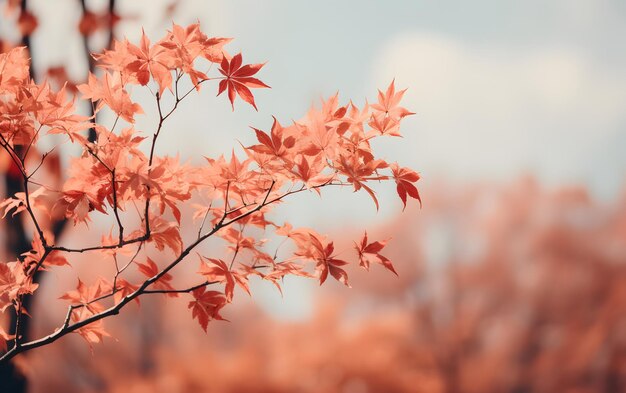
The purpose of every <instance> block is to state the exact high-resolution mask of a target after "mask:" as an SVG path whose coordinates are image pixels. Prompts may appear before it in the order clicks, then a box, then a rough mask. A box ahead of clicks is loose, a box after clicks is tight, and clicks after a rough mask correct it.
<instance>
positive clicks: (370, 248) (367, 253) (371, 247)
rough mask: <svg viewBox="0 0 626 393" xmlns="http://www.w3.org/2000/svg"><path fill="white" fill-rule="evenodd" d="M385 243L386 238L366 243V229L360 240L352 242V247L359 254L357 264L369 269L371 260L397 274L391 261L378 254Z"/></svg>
mask: <svg viewBox="0 0 626 393" xmlns="http://www.w3.org/2000/svg"><path fill="white" fill-rule="evenodd" d="M386 245H387V240H383V241H375V242H372V243H368V240H367V231H365V234H364V235H363V239H361V242H360V243H357V242H354V248H355V249H356V251H357V253H358V254H359V265H360V266H361V267H363V268H364V269H365V270H369V268H370V263H371V262H378V263H380V264H381V265H383V266H384V267H385V268H386V269H388V270H390V271H391V272H393V273H394V274H395V275H396V276H397V275H398V273H397V272H396V270H395V269H394V268H393V265H392V263H391V261H390V260H389V259H387V258H386V257H385V256H383V255H380V251H381V250H382V249H383V248H384V247H385V246H386Z"/></svg>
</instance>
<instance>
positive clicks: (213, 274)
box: [198, 256, 235, 302]
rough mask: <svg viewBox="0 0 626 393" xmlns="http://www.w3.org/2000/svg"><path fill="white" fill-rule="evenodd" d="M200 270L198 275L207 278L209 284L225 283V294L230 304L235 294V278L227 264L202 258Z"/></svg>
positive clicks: (219, 260)
mask: <svg viewBox="0 0 626 393" xmlns="http://www.w3.org/2000/svg"><path fill="white" fill-rule="evenodd" d="M200 261H201V263H200V270H199V271H198V274H201V275H203V276H205V277H206V279H207V281H209V282H213V281H215V282H221V283H224V284H225V285H224V294H225V295H226V299H227V300H228V301H229V302H230V301H231V300H232V299H233V293H234V291H235V277H234V275H233V273H232V272H231V271H230V269H229V267H228V265H227V264H226V262H224V261H222V260H221V259H214V258H204V257H202V256H200Z"/></svg>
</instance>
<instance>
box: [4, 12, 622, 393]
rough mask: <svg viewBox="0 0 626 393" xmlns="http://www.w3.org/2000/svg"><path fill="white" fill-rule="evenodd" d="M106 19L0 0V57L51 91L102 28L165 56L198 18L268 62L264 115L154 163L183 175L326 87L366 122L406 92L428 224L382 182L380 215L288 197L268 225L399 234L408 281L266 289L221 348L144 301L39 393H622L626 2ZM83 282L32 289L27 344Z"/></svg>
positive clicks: (378, 278)
mask: <svg viewBox="0 0 626 393" xmlns="http://www.w3.org/2000/svg"><path fill="white" fill-rule="evenodd" d="M113 3H114V9H113V12H114V14H113V17H111V14H110V13H109V6H110V2H109V1H108V0H106V1H104V0H103V1H82V2H81V1H78V0H55V1H49V0H37V1H35V0H30V1H28V4H27V9H26V10H20V5H21V4H22V3H21V2H20V1H10V0H5V1H0V7H2V10H1V11H0V12H2V19H1V20H0V36H1V37H2V47H3V48H4V49H7V48H9V47H11V46H14V45H20V43H23V36H24V35H27V36H29V40H30V42H29V45H30V47H31V50H32V59H33V66H34V70H35V76H36V77H37V79H38V80H43V78H45V77H46V75H47V76H48V77H51V76H55V77H57V78H60V79H63V78H65V79H69V80H71V81H74V82H77V83H78V82H80V81H82V80H83V79H85V77H86V74H87V70H88V69H89V64H88V62H87V61H86V57H85V43H86V41H85V38H84V37H85V34H86V33H87V36H89V42H88V43H87V46H88V47H89V49H90V50H92V51H98V50H101V49H102V48H103V47H104V46H106V45H107V42H108V35H109V32H110V30H111V29H110V27H111V26H113V28H112V32H113V36H115V37H117V38H123V37H128V38H129V39H130V40H134V41H136V40H138V38H139V37H140V34H141V29H142V27H143V28H144V29H145V32H146V34H148V35H149V36H150V37H151V38H152V39H153V40H157V39H159V38H160V37H162V35H163V34H164V32H165V31H166V29H168V28H169V27H170V26H171V22H172V21H173V22H175V23H177V24H182V25H186V24H189V23H193V22H196V21H200V23H201V26H202V30H203V31H204V32H206V33H207V34H208V35H209V36H224V37H233V38H235V40H234V41H233V42H232V43H231V44H229V46H228V50H229V52H230V53H237V52H239V51H242V52H243V56H244V62H253V63H257V62H264V61H267V62H268V63H267V65H266V66H265V67H264V68H263V70H262V71H261V72H260V73H259V76H260V78H261V79H262V80H263V81H264V82H266V83H268V84H269V85H270V86H271V87H272V89H271V90H268V91H262V92H259V93H257V94H256V101H257V106H258V107H259V112H256V111H254V109H253V108H251V107H249V106H244V105H238V106H237V107H236V110H235V112H234V113H233V112H232V111H231V109H230V104H229V103H228V102H227V101H226V100H224V99H215V97H214V91H213V90H211V91H209V90H210V89H206V90H203V91H202V92H201V94H200V95H198V96H196V97H193V98H192V100H190V101H189V102H187V103H186V104H185V105H183V106H181V108H180V110H179V111H177V113H176V114H175V117H174V119H173V123H171V124H170V126H169V127H168V129H167V130H166V131H168V132H166V133H164V134H163V143H162V145H161V146H162V149H164V151H163V153H165V152H168V153H170V154H176V153H177V152H180V154H181V156H183V157H193V160H194V161H199V160H200V159H201V158H202V155H208V156H216V155H219V154H222V153H228V152H229V151H230V150H231V149H232V148H235V149H237V147H238V141H241V142H242V143H243V144H244V145H245V144H249V143H251V142H252V141H253V135H252V133H251V132H250V129H249V126H254V127H257V128H262V129H268V128H269V126H270V125H271V122H272V118H271V115H272V114H273V115H275V116H276V117H277V118H278V119H279V120H280V121H281V122H283V123H288V122H290V121H291V120H293V119H299V118H300V117H302V116H303V115H304V114H305V113H306V111H307V109H308V108H309V106H310V105H312V104H315V103H317V102H319V99H320V98H322V97H328V96H330V95H332V94H334V93H335V92H337V91H338V92H339V94H340V97H342V98H343V99H344V100H346V101H347V100H349V99H352V100H354V102H355V103H356V104H357V105H362V104H363V103H364V101H365V99H366V98H367V99H369V100H370V101H372V100H374V99H375V97H376V89H377V88H384V87H386V86H387V85H388V84H389V82H390V81H391V80H393V79H394V78H395V82H396V86H398V88H408V91H407V93H406V95H405V101H404V106H406V107H407V108H408V109H410V110H412V111H413V112H416V115H414V116H411V117H409V118H407V119H406V120H405V121H404V122H403V129H402V132H403V135H404V139H402V140H394V141H391V142H389V143H388V144H386V143H381V144H380V145H378V146H376V148H378V149H379V151H382V152H383V156H385V157H387V158H389V159H390V160H397V161H398V162H399V163H401V165H403V166H409V167H411V168H413V169H415V170H417V171H419V172H420V174H421V175H422V180H421V181H420V182H419V183H418V186H419V188H420V191H421V193H422V194H423V195H422V199H423V201H424V206H423V208H422V209H419V208H418V207H417V206H412V207H409V208H407V210H406V211H405V212H404V213H402V211H401V210H402V209H401V204H400V203H399V202H398V200H397V196H396V195H395V190H394V189H393V187H384V186H381V187H379V188H377V189H376V191H377V193H378V195H379V200H381V209H380V211H378V212H376V209H375V208H374V206H373V204H372V202H371V200H370V199H369V197H368V196H367V194H365V193H363V194H361V193H357V194H351V193H350V192H345V191H344V192H337V193H329V194H327V195H326V196H325V198H322V199H320V198H318V197H317V196H315V195H310V196H304V197H303V198H297V200H296V199H294V200H293V202H290V203H289V204H286V205H284V206H281V207H280V209H279V210H277V212H276V213H275V214H276V215H277V216H278V215H279V216H281V217H288V218H289V221H290V222H291V223H293V224H294V226H311V227H314V228H316V229H319V230H320V232H323V233H328V234H330V235H331V236H332V237H333V238H336V239H340V243H341V242H342V241H343V245H344V248H348V247H350V244H351V243H350V242H351V241H352V240H353V239H355V238H358V237H359V236H360V235H361V234H362V231H363V229H367V230H368V233H371V234H372V237H375V238H388V237H391V238H392V241H391V242H390V243H389V246H388V248H387V249H386V250H387V253H386V254H385V255H386V256H388V257H389V258H390V259H391V260H392V261H393V262H394V264H395V265H396V269H397V271H398V273H399V277H395V276H394V275H392V274H388V272H386V271H383V269H374V270H373V271H372V272H370V273H369V274H367V273H365V272H363V271H361V270H358V269H356V268H354V269H352V271H350V275H351V281H352V286H353V288H352V289H346V288H344V287H340V286H339V285H334V283H331V285H325V286H324V287H321V288H320V287H318V285H317V284H316V283H315V282H312V281H307V280H304V279H289V280H287V282H286V283H285V287H284V297H281V296H280V294H279V293H278V292H277V291H276V290H275V289H273V288H270V287H269V285H263V284H259V285H256V286H254V288H253V293H254V298H253V299H250V298H249V297H247V295H246V294H245V293H237V295H236V296H235V302H234V304H232V305H230V306H229V307H228V308H227V309H226V310H225V312H224V314H225V317H226V318H228V319H229V320H230V321H231V322H215V323H212V324H211V325H209V333H208V335H205V334H204V332H203V331H202V330H201V329H200V328H199V327H198V326H197V324H196V323H194V322H193V321H192V319H191V316H190V314H189V313H188V311H187V309H186V303H185V301H184V300H179V301H176V300H174V301H165V299H146V301H142V306H141V308H139V309H137V308H135V306H132V307H133V309H131V310H129V311H127V312H124V313H122V315H120V316H118V317H116V318H114V319H111V320H109V321H107V327H108V328H109V330H110V332H111V334H112V335H113V336H114V337H115V339H107V340H106V341H105V344H104V345H100V346H97V347H95V348H94V353H93V354H92V353H90V351H89V349H88V348H87V346H86V345H85V344H84V343H83V342H82V341H81V340H80V338H79V337H67V338H65V339H63V340H61V341H60V342H58V343H55V344H54V345H52V346H49V347H46V348H42V349H41V350H38V351H34V352H33V353H32V355H29V356H28V357H27V358H21V359H20V361H19V362H18V366H19V367H21V369H22V370H23V371H25V372H27V373H28V378H29V381H30V383H29V387H28V389H29V390H28V391H30V392H342V393H348V392H349V393H364V392H429V393H430V392H433V393H435V392H515V393H523V392H557V391H558V392H577V393H578V392H621V391H626V193H625V192H624V191H625V188H624V185H626V183H625V182H624V180H625V178H624V177H625V176H624V175H625V169H626V154H624V148H625V147H626V129H625V128H626V110H625V109H626V41H624V39H623V37H625V36H626V3H624V2H623V1H620V0H567V1H566V0H554V1H551V2H544V1H535V0H527V1H510V2H501V1H495V0H477V1H473V2H465V3H460V2H452V1H438V2H432V1H426V0H424V1H417V0H416V1H403V0H393V1H392V0H388V1H385V2H376V1H355V0H343V1H340V2H338V1H329V0H321V1H315V2H296V1H285V0H283V1H278V0H264V1H253V0H250V1H243V0H241V1H240V0H230V1H209V0H207V1H200V0H197V1H194V0H180V1H171V0H168V1H160V0H133V1H130V0H117V1H115V2H113ZM92 15H93V17H92ZM88 17H89V18H91V19H89V18H88ZM33 20H35V21H36V24H35V25H33ZM79 31H81V32H82V33H83V34H81V33H80V32H79ZM23 33H28V34H23ZM51 69H52V71H53V72H52V73H51V72H50V70H51ZM55 70H56V71H55ZM59 70H64V74H61V73H60V71H59ZM55 72H56V73H55ZM59 75H61V76H59ZM220 98H222V97H220ZM138 99H141V97H138ZM105 121H106V119H105ZM142 127H143V128H146V129H148V128H149V127H151V123H150V121H149V120H147V121H146V122H145V123H141V122H138V124H137V128H139V129H142ZM183 135H184V136H183ZM165 150H167V151H165ZM320 212H322V213H320ZM63 236H64V237H65V238H66V239H78V238H79V237H80V234H79V233H77V231H73V230H72V228H68V229H67V231H66V232H65V233H64V234H63ZM70 241H71V240H70ZM74 268H75V269H76V270H75V271H73V270H68V271H66V272H62V273H59V274H57V275H56V276H54V275H53V276H50V277H47V278H46V279H45V281H43V283H42V287H41V289H40V290H39V291H41V293H43V294H45V295H42V296H40V297H39V298H38V300H37V302H38V303H37V304H35V305H34V307H35V311H34V312H35V313H37V314H38V315H44V316H46V317H44V318H43V320H42V321H40V322H37V325H36V326H34V327H33V329H34V332H35V334H34V336H38V335H40V334H42V333H44V332H46V331H49V329H50V328H52V327H53V326H56V325H57V324H58V319H59V313H62V312H63V309H62V308H61V307H60V306H59V307H57V305H56V303H60V302H58V301H56V299H57V298H58V296H60V295H61V294H62V293H63V291H64V290H63V289H64V284H67V283H73V282H75V279H76V271H80V269H83V270H84V269H85V267H81V264H80V263H76V264H75V267H74ZM67 285H71V284H67ZM67 285H65V286H67ZM53 304H54V305H53ZM61 306H62V305H61ZM46 318H47V319H46ZM0 386H1V385H0ZM1 390H2V389H1V388H0V391H1Z"/></svg>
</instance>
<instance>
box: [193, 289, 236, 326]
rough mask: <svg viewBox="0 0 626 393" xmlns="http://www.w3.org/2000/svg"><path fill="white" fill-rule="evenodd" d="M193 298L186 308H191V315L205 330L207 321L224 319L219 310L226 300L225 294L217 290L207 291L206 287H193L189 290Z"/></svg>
mask: <svg viewBox="0 0 626 393" xmlns="http://www.w3.org/2000/svg"><path fill="white" fill-rule="evenodd" d="M191 295H192V296H193V298H194V300H192V301H190V302H189V304H188V305H187V308H190V309H191V316H192V318H194V319H197V320H198V323H199V324H200V327H202V329H203V330H204V331H205V332H206V331H207V326H208V324H209V321H211V320H213V319H217V320H222V321H226V319H224V318H223V317H222V316H221V315H220V310H221V309H222V308H223V307H224V306H225V305H226V303H227V302H228V301H227V299H226V296H224V294H223V293H221V292H218V291H207V290H206V287H205V286H203V287H200V288H198V289H194V290H193V291H192V292H191Z"/></svg>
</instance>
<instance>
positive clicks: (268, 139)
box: [248, 116, 296, 159]
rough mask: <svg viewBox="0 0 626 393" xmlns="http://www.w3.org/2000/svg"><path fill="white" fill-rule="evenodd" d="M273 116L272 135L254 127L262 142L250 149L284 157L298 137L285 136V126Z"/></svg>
mask: <svg viewBox="0 0 626 393" xmlns="http://www.w3.org/2000/svg"><path fill="white" fill-rule="evenodd" d="M272 117H273V116H272ZM273 118H274V123H273V124H272V130H271V132H270V135H268V134H266V133H265V132H263V131H261V130H258V129H256V128H254V127H253V128H252V129H253V130H254V132H255V133H256V137H257V139H258V141H259V142H260V143H261V144H260V145H254V146H250V147H248V149H251V150H253V151H255V152H257V153H263V154H269V155H273V156H275V157H277V158H281V159H284V158H285V156H286V155H287V153H288V150H289V149H291V148H293V147H294V145H295V144H296V138H295V137H294V136H284V133H283V131H284V128H283V127H282V126H281V125H280V123H279V122H278V120H276V118H275V117H273Z"/></svg>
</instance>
